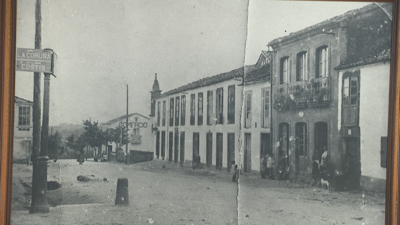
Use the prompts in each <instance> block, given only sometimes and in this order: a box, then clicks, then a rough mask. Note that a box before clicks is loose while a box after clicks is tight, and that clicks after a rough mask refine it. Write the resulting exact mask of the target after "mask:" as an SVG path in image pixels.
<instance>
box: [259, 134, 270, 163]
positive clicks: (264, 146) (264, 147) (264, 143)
mask: <svg viewBox="0 0 400 225" xmlns="http://www.w3.org/2000/svg"><path fill="white" fill-rule="evenodd" d="M267 154H268V155H269V154H271V134H267V133H261V139H260V159H261V158H262V157H263V156H264V155H267Z"/></svg>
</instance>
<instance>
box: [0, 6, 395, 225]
mask: <svg viewBox="0 0 400 225" xmlns="http://www.w3.org/2000/svg"><path fill="white" fill-rule="evenodd" d="M375 2H379V1H375ZM387 2H393V4H394V5H393V8H394V11H395V13H394V14H393V30H392V33H393V38H392V46H393V48H392V51H391V59H392V64H391V68H390V71H391V77H390V89H389V90H390V95H389V101H390V106H389V115H388V117H389V125H388V133H389V136H388V160H387V168H388V169H387V178H386V184H387V185H386V220H385V223H386V224H388V225H389V224H398V223H399V222H400V221H399V220H400V219H399V218H398V212H399V208H398V206H397V202H398V201H400V199H399V186H398V182H399V173H398V170H399V166H398V164H399V150H398V149H399V146H400V145H399V144H400V142H399V141H400V139H399V136H400V133H399V129H400V126H399V125H400V119H399V118H400V115H399V112H400V61H399V60H400V58H399V54H400V35H399V30H400V23H399V22H400V18H399V10H400V4H399V3H400V1H399V0H392V1H387ZM16 10H17V2H16V0H3V1H1V2H0V17H1V19H0V22H1V26H0V43H1V48H0V68H1V74H0V105H1V110H0V129H1V131H0V137H1V139H0V140H1V141H0V143H1V151H0V160H1V163H0V174H1V180H0V184H1V190H0V202H1V203H0V224H9V223H10V213H11V188H12V187H11V177H12V149H13V129H14V128H13V121H14V93H15V66H16V63H15V58H16V20H17V11H16ZM188 100H189V99H187V101H188ZM187 104H188V103H187ZM187 123H188V121H187Z"/></svg>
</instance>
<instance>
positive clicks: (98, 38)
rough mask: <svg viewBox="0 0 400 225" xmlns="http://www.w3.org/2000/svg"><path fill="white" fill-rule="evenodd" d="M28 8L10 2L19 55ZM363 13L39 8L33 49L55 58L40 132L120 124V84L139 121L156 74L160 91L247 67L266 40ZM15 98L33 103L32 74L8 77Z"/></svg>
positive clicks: (98, 0)
mask: <svg viewBox="0 0 400 225" xmlns="http://www.w3.org/2000/svg"><path fill="white" fill-rule="evenodd" d="M35 2H36V0H19V1H18V6H17V47H19V48H34V36H35ZM366 4H367V3H359V2H358V3H356V2H345V3H343V2H315V1H312V2H311V1H310V2H290V1H267V0H249V1H244V0H218V1H216V0H153V1H148V0H85V1H81V0H42V48H51V49H53V50H54V51H55V52H56V54H57V57H58V61H57V74H56V77H52V78H51V84H50V116H49V123H50V125H51V126H54V125H59V124H62V123H69V124H81V123H82V121H83V120H86V119H91V120H92V121H99V122H100V123H102V122H107V121H109V120H112V119H114V118H116V117H119V116H122V115H124V114H125V113H126V92H127V90H126V89H127V85H128V87H129V88H128V92H129V113H134V112H136V113H140V114H143V115H145V116H148V115H149V114H150V91H151V88H152V85H153V81H154V74H155V73H157V78H158V81H159V84H160V88H161V90H162V91H163V92H164V91H168V90H171V89H174V88H177V87H179V86H182V85H185V84H187V83H190V82H193V81H195V80H198V79H201V78H204V77H208V76H213V75H216V74H219V73H224V72H228V71H231V70H234V69H237V68H240V67H242V66H244V65H251V64H255V63H256V62H257V59H258V57H259V56H260V53H261V51H262V50H266V49H267V44H268V42H270V41H271V40H273V39H275V38H278V37H282V36H285V35H288V34H290V33H291V32H295V31H297V30H301V29H303V28H305V27H308V26H311V25H313V24H316V23H318V22H321V21H323V20H326V19H329V18H332V17H334V16H337V15H340V14H343V13H345V12H347V11H349V10H351V9H354V8H360V7H362V6H364V5H366ZM42 80H43V75H42ZM42 92H43V88H42ZM15 94H16V96H18V97H22V98H25V99H28V100H32V99H33V73H32V72H17V73H16V90H15Z"/></svg>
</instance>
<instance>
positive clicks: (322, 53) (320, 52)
mask: <svg viewBox="0 0 400 225" xmlns="http://www.w3.org/2000/svg"><path fill="white" fill-rule="evenodd" d="M316 65H317V68H316V78H322V77H328V76H329V51H328V46H322V47H319V48H317V62H316Z"/></svg>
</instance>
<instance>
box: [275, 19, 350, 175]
mask: <svg viewBox="0 0 400 225" xmlns="http://www.w3.org/2000/svg"><path fill="white" fill-rule="evenodd" d="M328 25H329V24H328ZM328 25H327V26H328ZM329 26H330V27H329V28H328V29H326V30H327V31H329V33H323V31H322V28H320V30H314V31H312V32H309V33H305V34H302V35H298V36H295V37H294V38H292V39H289V40H287V41H283V42H282V43H281V42H278V43H276V44H274V45H273V46H272V47H273V49H274V51H276V53H275V54H274V57H273V85H274V86H276V85H279V82H280V80H279V78H280V72H281V71H280V70H281V68H280V60H281V58H283V57H287V56H289V59H290V61H289V77H290V78H289V83H294V82H296V56H297V54H298V53H300V52H303V51H307V74H308V79H306V80H311V79H315V77H316V68H317V62H316V60H317V56H316V54H317V48H319V47H321V46H328V48H329V51H328V54H329V56H328V57H329V60H328V76H329V77H330V88H331V90H330V95H331V100H330V103H329V105H327V106H324V107H319V108H318V107H305V108H299V109H290V110H287V111H283V112H278V111H277V110H273V115H272V117H273V124H272V126H273V132H272V133H273V143H274V146H275V150H274V151H275V157H276V156H277V152H278V149H279V124H280V123H282V122H286V123H289V137H290V138H289V140H291V141H290V142H289V150H290V152H289V161H290V163H291V171H292V172H293V171H294V170H295V159H294V154H293V153H294V151H295V141H294V135H295V124H296V123H298V122H304V123H307V134H308V140H307V143H308V149H307V151H308V155H307V156H306V157H305V158H304V159H303V161H305V162H306V163H308V169H307V172H308V173H311V166H312V160H311V157H312V154H313V150H314V148H315V146H314V124H315V123H316V122H326V123H327V125H328V146H327V150H328V154H329V160H330V162H331V163H332V164H333V166H334V167H340V166H341V154H340V151H339V150H340V142H339V129H338V128H337V126H336V125H337V120H338V114H337V113H338V111H337V108H338V99H337V95H338V89H337V87H338V78H337V77H338V72H337V71H335V70H334V68H335V67H336V66H338V65H339V64H340V60H341V58H343V57H344V55H345V52H346V51H345V50H346V43H347V40H346V31H345V30H344V29H343V28H340V27H337V26H336V25H334V24H333V25H332V24H331V25H329ZM275 93H276V91H275V89H274V93H273V96H272V102H273V103H274V95H275ZM275 131H276V132H275Z"/></svg>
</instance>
